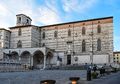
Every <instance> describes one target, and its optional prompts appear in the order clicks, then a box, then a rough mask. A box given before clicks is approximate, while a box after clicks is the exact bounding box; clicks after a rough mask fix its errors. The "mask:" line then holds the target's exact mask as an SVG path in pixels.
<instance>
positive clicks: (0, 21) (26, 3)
mask: <svg viewBox="0 0 120 84" xmlns="http://www.w3.org/2000/svg"><path fill="white" fill-rule="evenodd" d="M54 4H55V3H53V1H51V2H50V1H49V2H47V0H46V1H45V4H44V5H42V6H41V5H40V6H38V5H36V2H35V0H0V27H11V26H14V25H15V24H16V14H21V13H22V14H26V15H27V16H30V17H31V19H32V20H33V21H32V23H33V24H37V23H39V24H43V25H44V24H54V23H57V22H60V21H61V20H60V17H59V12H58V11H57V9H56V8H55V5H54ZM37 25H38V24H37Z"/></svg>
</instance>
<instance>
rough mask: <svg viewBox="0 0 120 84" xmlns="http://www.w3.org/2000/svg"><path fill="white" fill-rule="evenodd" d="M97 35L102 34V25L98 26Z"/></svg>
mask: <svg viewBox="0 0 120 84" xmlns="http://www.w3.org/2000/svg"><path fill="white" fill-rule="evenodd" d="M97 33H101V26H100V25H98V26H97Z"/></svg>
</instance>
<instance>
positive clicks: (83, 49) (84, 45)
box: [82, 40, 86, 52]
mask: <svg viewBox="0 0 120 84" xmlns="http://www.w3.org/2000/svg"><path fill="white" fill-rule="evenodd" d="M85 51H86V43H85V40H83V41H82V52H85Z"/></svg>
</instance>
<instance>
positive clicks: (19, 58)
mask: <svg viewBox="0 0 120 84" xmlns="http://www.w3.org/2000/svg"><path fill="white" fill-rule="evenodd" d="M31 21H32V19H31V18H30V17H29V16H26V15H24V14H18V15H16V26H14V27H9V30H6V29H4V28H1V29H0V60H9V61H12V62H20V63H22V64H25V65H28V66H34V67H37V68H45V67H47V66H48V65H58V64H62V65H73V64H78V65H79V64H84V63H94V64H103V63H112V62H113V17H103V18H95V19H88V20H82V21H75V22H68V23H60V24H53V25H46V26H35V25H31Z"/></svg>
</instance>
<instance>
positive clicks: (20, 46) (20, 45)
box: [17, 40, 22, 48]
mask: <svg viewBox="0 0 120 84" xmlns="http://www.w3.org/2000/svg"><path fill="white" fill-rule="evenodd" d="M17 48H22V41H21V40H19V41H18V43H17Z"/></svg>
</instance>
